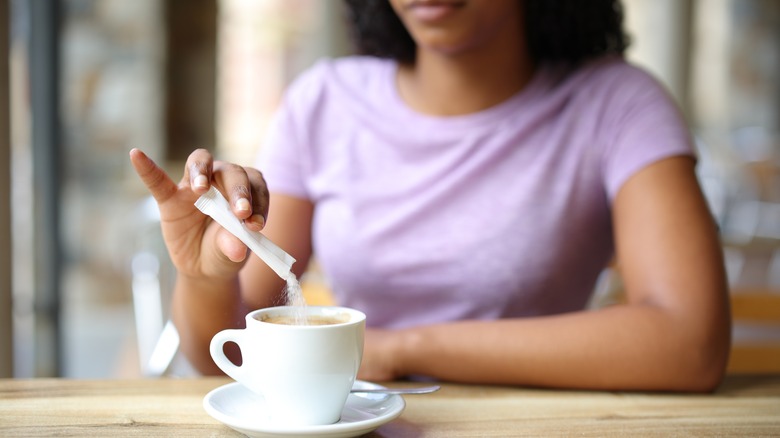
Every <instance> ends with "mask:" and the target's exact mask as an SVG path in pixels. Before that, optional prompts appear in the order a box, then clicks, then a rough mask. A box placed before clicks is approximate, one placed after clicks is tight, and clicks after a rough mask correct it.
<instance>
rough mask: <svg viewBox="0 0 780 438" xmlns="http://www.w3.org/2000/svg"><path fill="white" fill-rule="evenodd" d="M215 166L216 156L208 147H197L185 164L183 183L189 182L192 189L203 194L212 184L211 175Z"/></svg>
mask: <svg viewBox="0 0 780 438" xmlns="http://www.w3.org/2000/svg"><path fill="white" fill-rule="evenodd" d="M213 167H214V157H213V156H212V155H211V152H209V151H207V150H206V149H196V150H194V151H193V152H192V153H191V154H190V156H189V157H187V164H185V165H184V176H183V177H182V183H184V184H187V185H188V186H189V187H190V190H192V191H193V192H195V193H197V194H199V195H202V194H204V193H206V191H207V190H208V189H209V186H210V185H211V175H212V171H213Z"/></svg>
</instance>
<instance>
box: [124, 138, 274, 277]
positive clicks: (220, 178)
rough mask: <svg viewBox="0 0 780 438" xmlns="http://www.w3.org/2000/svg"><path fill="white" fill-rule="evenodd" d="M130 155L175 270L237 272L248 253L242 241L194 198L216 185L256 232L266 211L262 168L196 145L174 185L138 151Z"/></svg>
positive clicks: (217, 273)
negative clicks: (226, 158)
mask: <svg viewBox="0 0 780 438" xmlns="http://www.w3.org/2000/svg"><path fill="white" fill-rule="evenodd" d="M130 160H131V161H132V163H133V167H134V168H135V171H136V173H138V175H139V176H140V177H141V180H142V181H143V182H144V184H145V185H146V187H147V188H148V189H149V191H150V192H151V194H152V196H154V199H155V200H156V201H157V205H158V206H159V208H160V221H161V227H162V233H163V238H164V239H165V244H166V246H167V247H168V252H169V253H170V256H171V260H172V262H173V264H174V265H175V266H176V269H177V271H178V273H179V275H186V276H190V277H195V278H212V279H227V278H231V277H235V276H236V275H237V273H238V270H239V269H240V268H241V266H243V263H244V261H245V260H246V258H247V257H246V255H247V248H246V246H245V245H244V244H243V243H242V242H241V241H240V240H239V239H238V238H236V237H235V236H233V235H232V234H230V233H229V232H228V231H226V230H224V229H223V228H222V227H221V226H219V224H217V223H216V222H214V221H213V220H212V219H211V218H210V217H208V216H206V215H204V214H202V213H201V212H200V211H199V210H198V209H197V208H196V207H195V201H196V200H197V199H198V198H199V197H200V195H202V194H203V193H205V192H206V191H207V190H208V189H209V187H210V186H211V185H214V186H216V188H217V189H218V190H219V191H220V192H222V194H223V195H225V197H226V198H227V200H228V202H229V203H230V205H231V206H232V209H233V213H234V214H235V215H236V216H237V217H238V218H239V219H242V220H244V222H245V223H246V224H247V226H248V227H249V228H250V229H252V230H255V231H260V230H261V229H262V228H263V227H264V225H265V219H266V217H267V214H268V190H267V188H266V185H265V181H264V180H263V177H262V175H261V174H260V172H259V171H258V170H256V169H252V168H247V167H241V166H238V165H235V164H231V163H225V162H222V161H214V159H213V157H212V155H211V154H210V153H209V152H208V151H207V150H205V149H198V150H196V151H194V152H193V153H192V154H190V156H189V157H188V158H187V164H186V165H185V168H184V176H183V177H182V179H181V181H180V182H179V184H176V183H175V182H174V181H173V180H172V179H171V178H170V177H169V176H168V175H167V174H166V173H165V171H163V170H162V169H161V168H160V167H158V166H157V165H156V164H155V163H154V162H153V161H152V160H151V159H150V158H149V157H147V156H146V154H144V153H143V152H141V151H140V150H138V149H133V150H131V151H130Z"/></svg>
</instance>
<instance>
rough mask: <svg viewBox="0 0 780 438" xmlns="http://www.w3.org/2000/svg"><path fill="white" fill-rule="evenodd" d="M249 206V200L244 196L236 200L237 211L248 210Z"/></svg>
mask: <svg viewBox="0 0 780 438" xmlns="http://www.w3.org/2000/svg"><path fill="white" fill-rule="evenodd" d="M251 208H252V206H251V205H249V200H248V199H246V198H241V199H239V200H238V201H236V209H238V210H239V211H249V210H250V209H251Z"/></svg>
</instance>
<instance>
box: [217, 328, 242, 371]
mask: <svg viewBox="0 0 780 438" xmlns="http://www.w3.org/2000/svg"><path fill="white" fill-rule="evenodd" d="M243 331H244V330H242V329H229V330H222V331H221V332H219V333H217V334H216V335H214V337H213V338H211V344H210V345H209V351H210V352H211V358H212V359H213V360H214V363H215V364H217V366H218V367H219V369H221V370H222V371H224V372H225V374H227V375H228V376H230V377H232V378H233V380H236V381H241V380H242V379H241V376H242V375H243V370H242V367H239V366H236V365H234V364H233V362H231V361H230V359H228V358H227V356H225V350H224V346H225V343H226V342H235V343H236V344H238V347H239V348H241V343H240V342H239V340H240V339H241V335H242V334H243V333H242V332H243Z"/></svg>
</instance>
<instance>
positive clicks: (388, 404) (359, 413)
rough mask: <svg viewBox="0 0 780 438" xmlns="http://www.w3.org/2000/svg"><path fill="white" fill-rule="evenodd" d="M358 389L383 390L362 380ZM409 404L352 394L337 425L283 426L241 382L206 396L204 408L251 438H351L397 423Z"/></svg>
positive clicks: (387, 397) (397, 399) (396, 398)
mask: <svg viewBox="0 0 780 438" xmlns="http://www.w3.org/2000/svg"><path fill="white" fill-rule="evenodd" d="M354 387H355V388H362V389H365V388H382V386H380V385H377V384H374V383H368V382H364V381H361V380H358V381H356V382H355V385H354ZM404 407H406V403H405V402H404V399H403V398H402V397H401V396H399V395H385V394H360V393H356V394H350V395H349V397H348V398H347V404H346V406H345V407H344V410H343V411H342V413H341V420H339V422H338V423H334V424H328V425H323V426H295V425H290V426H280V425H278V424H272V423H271V422H270V421H269V420H268V416H267V412H265V410H264V408H265V399H263V397H261V396H259V395H257V394H255V393H253V392H251V391H250V390H249V389H247V388H246V387H244V386H243V385H242V384H240V383H238V382H233V383H228V384H227V385H223V386H220V387H219V388H216V389H214V390H213V391H211V392H209V393H208V394H206V397H205V398H204V399H203V408H204V409H206V412H208V414H209V415H211V416H212V417H214V418H215V419H217V420H219V421H221V422H222V423H225V424H226V425H227V426H229V427H231V428H233V429H235V430H237V431H239V432H241V433H243V434H245V435H248V436H250V437H284V436H310V437H328V438H348V437H355V436H360V435H364V434H367V433H369V432H371V431H373V430H374V429H376V428H378V427H379V426H381V425H383V424H385V423H387V422H389V421H391V420H394V419H395V418H397V417H398V416H399V415H401V412H403V410H404Z"/></svg>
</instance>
